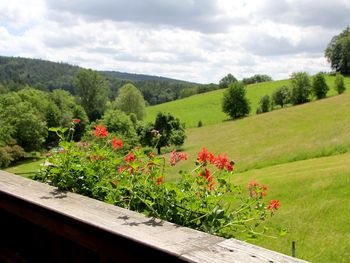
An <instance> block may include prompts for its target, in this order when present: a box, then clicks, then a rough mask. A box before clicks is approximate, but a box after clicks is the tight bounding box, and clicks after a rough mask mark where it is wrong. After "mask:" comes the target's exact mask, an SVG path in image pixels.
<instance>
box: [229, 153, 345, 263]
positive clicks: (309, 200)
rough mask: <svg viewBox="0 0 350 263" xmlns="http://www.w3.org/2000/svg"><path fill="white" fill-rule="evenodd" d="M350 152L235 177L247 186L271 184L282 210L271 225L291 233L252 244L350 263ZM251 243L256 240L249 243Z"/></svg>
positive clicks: (270, 196)
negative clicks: (294, 243)
mask: <svg viewBox="0 0 350 263" xmlns="http://www.w3.org/2000/svg"><path fill="white" fill-rule="evenodd" d="M349 159H350V154H349V153H347V154H343V155H337V156H331V157H323V158H317V159H310V160H305V161H298V162H293V163H288V164H282V165H276V166H272V167H267V168H263V169H257V170H251V171H248V172H244V173H240V174H236V175H235V176H234V180H235V181H236V182H239V183H241V185H246V184H247V182H249V181H251V180H256V181H258V182H259V183H262V184H266V185H267V186H268V188H269V189H268V194H267V199H268V200H272V199H275V198H276V199H278V200H279V201H280V203H281V207H280V209H279V210H278V211H277V213H276V214H275V216H274V217H273V218H272V219H271V220H269V222H268V223H267V225H266V226H268V227H271V226H272V227H284V228H286V229H287V230H288V231H289V234H288V235H287V236H285V237H279V238H277V239H273V238H265V237H262V238H260V239H258V240H257V241H253V242H255V243H256V244H258V245H261V246H263V247H266V248H269V249H272V250H275V251H279V252H282V253H285V254H288V255H291V244H292V241H296V254H297V257H299V258H303V259H306V260H310V261H311V262H325V263H328V262H350V252H349V251H350V243H349V233H350V224H349V217H350V209H349V207H350V162H349ZM249 242H251V241H249Z"/></svg>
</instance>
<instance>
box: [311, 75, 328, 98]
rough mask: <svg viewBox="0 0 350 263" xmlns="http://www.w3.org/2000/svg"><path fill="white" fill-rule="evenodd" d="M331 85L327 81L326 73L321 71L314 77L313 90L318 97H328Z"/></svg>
mask: <svg viewBox="0 0 350 263" xmlns="http://www.w3.org/2000/svg"><path fill="white" fill-rule="evenodd" d="M328 90H329V87H328V85H327V83H326V79H325V78H324V75H323V74H322V73H321V72H320V73H317V74H316V75H315V76H314V77H313V82H312V92H313V94H314V95H315V96H316V98H317V99H323V98H325V97H326V95H327V92H328Z"/></svg>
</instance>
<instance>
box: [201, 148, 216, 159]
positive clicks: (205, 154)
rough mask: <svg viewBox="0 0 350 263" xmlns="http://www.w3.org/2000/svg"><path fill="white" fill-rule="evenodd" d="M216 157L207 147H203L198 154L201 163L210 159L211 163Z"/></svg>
mask: <svg viewBox="0 0 350 263" xmlns="http://www.w3.org/2000/svg"><path fill="white" fill-rule="evenodd" d="M214 158H215V157H214V154H212V153H211V152H209V151H208V150H207V149H206V148H205V147H203V149H202V151H201V152H199V153H198V155H197V161H198V162H200V163H207V162H208V161H209V162H210V163H213V162H214Z"/></svg>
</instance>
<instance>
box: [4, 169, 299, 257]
mask: <svg viewBox="0 0 350 263" xmlns="http://www.w3.org/2000/svg"><path fill="white" fill-rule="evenodd" d="M0 262H5V263H6V262H50V263H52V262H53V263H54V262H305V261H302V260H299V259H295V258H292V257H289V256H286V255H283V254H280V253H277V252H274V251H270V250H267V249H264V248H261V247H258V246H254V245H251V244H248V243H245V242H242V241H238V240H235V239H227V240H226V239H224V238H221V237H217V236H213V235H209V234H206V233H203V232H200V231H196V230H193V229H189V228H185V227H180V226H177V225H175V224H172V223H169V222H164V221H161V220H159V219H154V218H148V217H145V216H144V215H142V214H139V213H135V212H132V211H129V210H126V209H122V208H119V207H116V206H113V205H109V204H106V203H103V202H100V201H97V200H94V199H90V198H87V197H84V196H80V195H77V194H73V193H65V192H60V191H58V190H57V189H56V188H54V187H51V186H49V185H45V184H42V183H39V182H35V181H32V180H29V179H25V178H22V177H20V176H17V175H13V174H10V173H6V172H2V171H0Z"/></svg>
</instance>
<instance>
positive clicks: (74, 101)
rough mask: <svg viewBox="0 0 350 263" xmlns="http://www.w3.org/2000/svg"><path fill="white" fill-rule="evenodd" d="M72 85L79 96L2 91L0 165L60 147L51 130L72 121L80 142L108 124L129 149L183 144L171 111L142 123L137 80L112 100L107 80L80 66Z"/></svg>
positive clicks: (27, 89) (63, 92)
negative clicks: (95, 129) (90, 133)
mask: <svg viewBox="0 0 350 263" xmlns="http://www.w3.org/2000/svg"><path fill="white" fill-rule="evenodd" d="M73 83H74V87H75V89H76V95H75V96H73V95H71V94H70V93H69V92H68V91H66V90H63V89H55V90H53V91H42V90H38V89H34V88H31V87H25V88H22V89H20V90H18V91H7V92H3V93H2V94H0V167H6V166H8V165H9V164H11V162H15V161H17V160H19V159H21V158H23V157H25V156H26V155H27V154H28V153H30V152H33V151H45V149H48V148H52V147H55V146H56V145H57V144H58V141H59V138H58V137H57V135H56V134H55V133H53V132H49V128H51V127H65V128H67V129H69V128H71V127H72V122H74V129H75V132H74V138H73V139H74V140H75V141H80V140H86V139H87V138H88V134H89V131H90V130H92V129H93V127H94V126H95V125H104V126H105V127H106V128H107V129H108V130H109V131H110V132H112V133H114V134H115V136H116V137H118V138H120V139H122V140H123V142H124V144H125V146H124V149H125V150H129V149H131V148H133V147H136V146H138V145H143V146H149V147H157V149H158V152H159V153H160V152H161V148H162V147H164V146H168V145H182V144H183V142H184V139H185V127H184V125H183V124H181V123H180V120H179V119H177V118H175V117H173V116H172V115H170V114H164V113H159V114H158V115H157V118H156V119H155V121H154V123H143V122H142V120H143V118H144V116H145V106H146V102H145V100H144V98H143V95H142V93H141V91H140V90H139V89H137V88H136V87H135V86H134V85H133V84H130V83H128V84H125V85H124V86H123V87H121V88H120V89H119V91H118V95H117V96H116V98H115V99H113V100H110V99H109V97H108V92H109V86H108V82H107V81H106V80H105V79H104V78H103V77H102V76H101V75H100V74H98V73H97V72H96V71H92V70H85V69H80V70H79V71H78V72H77V73H76V75H75V77H74V80H73ZM155 131H156V132H157V134H158V135H159V136H155V135H154V132H155Z"/></svg>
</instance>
